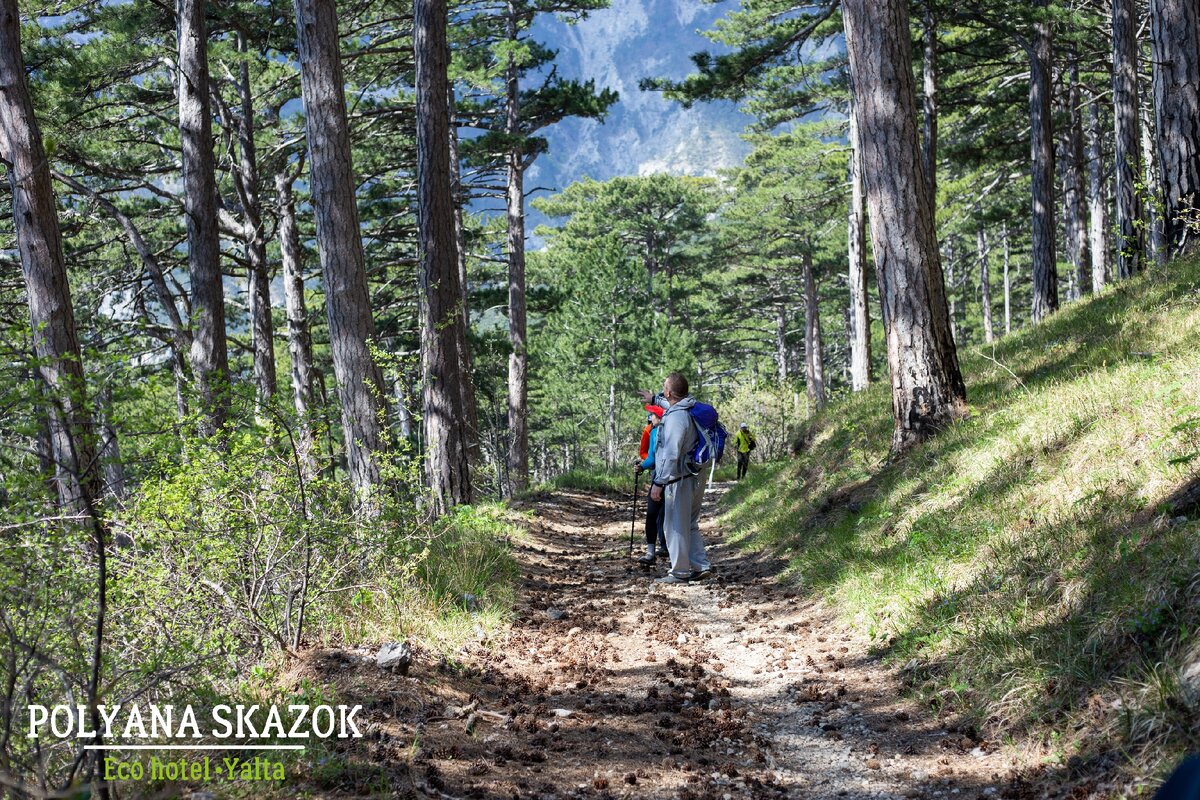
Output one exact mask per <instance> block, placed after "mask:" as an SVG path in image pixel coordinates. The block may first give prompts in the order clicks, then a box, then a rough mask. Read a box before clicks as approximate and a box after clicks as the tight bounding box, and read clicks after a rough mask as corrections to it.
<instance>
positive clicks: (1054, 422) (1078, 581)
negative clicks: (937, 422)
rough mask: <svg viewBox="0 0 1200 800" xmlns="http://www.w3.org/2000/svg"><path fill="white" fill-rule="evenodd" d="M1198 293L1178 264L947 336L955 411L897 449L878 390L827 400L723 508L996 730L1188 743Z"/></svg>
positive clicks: (1139, 761)
mask: <svg viewBox="0 0 1200 800" xmlns="http://www.w3.org/2000/svg"><path fill="white" fill-rule="evenodd" d="M1198 287H1200V259H1192V260H1189V261H1187V262H1182V263H1176V264H1173V265H1171V267H1170V268H1169V269H1168V270H1167V271H1166V272H1165V273H1160V274H1154V275H1148V276H1144V277H1142V278H1140V279H1138V280H1136V281H1133V282H1130V283H1128V284H1125V285H1123V286H1120V287H1118V288H1116V289H1115V290H1112V291H1110V292H1108V293H1106V294H1104V295H1102V296H1100V297H1095V298H1092V299H1090V300H1087V301H1086V302H1081V303H1075V304H1072V305H1070V306H1069V307H1067V308H1065V309H1064V310H1063V311H1062V312H1061V313H1059V314H1057V315H1056V316H1054V317H1053V318H1052V319H1051V320H1049V321H1048V322H1046V323H1045V324H1043V325H1040V326H1037V327H1035V328H1031V329H1027V330H1023V331H1021V332H1019V333H1016V334H1014V335H1012V336H1010V337H1006V338H1004V339H1002V340H1001V341H1000V342H998V343H997V344H996V345H995V349H994V351H993V350H992V348H991V346H988V347H987V348H986V349H983V348H980V347H977V346H972V347H969V348H964V349H963V350H962V351H961V352H960V358H961V359H962V363H963V368H964V372H965V375H966V377H967V391H968V400H969V402H970V409H971V415H970V418H969V419H968V420H966V421H965V422H963V423H961V424H959V425H956V426H955V427H954V428H953V429H951V430H948V431H946V432H945V433H943V434H942V435H941V436H939V437H938V438H937V439H936V440H935V441H932V442H930V443H928V444H927V445H925V446H923V447H921V448H918V449H917V450H915V451H914V452H911V453H910V454H908V455H907V457H905V458H904V459H903V460H902V461H901V462H899V463H896V464H890V465H889V464H887V463H886V461H885V458H886V456H887V445H888V442H889V434H890V431H891V417H890V402H889V397H888V388H887V386H886V385H883V384H876V385H875V386H873V387H872V388H871V389H870V390H869V391H867V392H864V393H862V394H861V395H858V396H854V397H849V398H846V399H844V400H842V401H840V402H836V403H834V404H832V405H831V406H830V407H829V408H828V410H827V411H826V412H825V413H824V414H823V415H821V416H820V417H818V418H816V419H815V420H814V421H813V422H812V423H811V425H810V427H809V429H808V430H807V431H806V434H805V447H804V451H803V452H802V454H801V455H800V456H799V457H797V458H796V459H795V460H793V461H791V462H788V463H786V464H781V465H775V466H771V467H768V468H760V469H759V470H757V472H756V474H753V475H752V477H751V479H750V480H749V481H747V482H744V483H743V484H742V485H740V486H738V487H737V489H736V490H735V491H733V492H731V493H730V495H729V497H728V500H727V502H728V504H729V505H728V512H727V520H728V522H729V523H730V524H731V525H732V526H733V527H734V528H735V529H736V536H737V537H739V538H740V539H741V540H742V541H743V542H744V544H746V545H747V546H750V547H769V548H772V549H776V550H779V551H781V552H783V553H785V554H786V555H787V556H788V558H789V563H790V569H791V571H792V575H793V577H794V578H795V579H796V580H797V581H798V582H800V583H802V584H804V585H807V586H809V587H811V588H813V589H815V590H818V591H820V592H822V593H823V594H825V595H826V596H827V597H828V598H829V599H830V600H831V601H832V602H833V603H834V604H835V605H836V606H837V607H838V608H839V609H840V610H841V611H842V612H843V614H844V615H845V617H846V618H847V619H849V620H850V621H851V622H853V623H854V624H855V625H857V626H860V627H861V628H863V629H865V630H867V631H869V632H870V633H871V634H872V635H873V636H874V638H875V639H876V641H878V642H879V648H880V650H881V651H882V652H883V653H884V654H886V655H887V656H888V657H889V658H890V659H891V660H892V661H893V663H899V664H905V665H907V666H908V674H910V676H911V678H912V683H913V685H914V687H915V688H916V689H917V690H918V691H919V692H921V693H922V694H923V696H924V697H925V698H926V699H927V700H928V701H929V702H930V703H931V704H933V705H935V706H940V707H949V708H950V709H953V710H958V711H962V712H966V713H968V714H971V715H974V716H976V717H977V718H978V719H979V721H981V722H984V723H986V724H987V726H988V728H987V729H988V730H989V731H991V732H992V734H993V735H996V734H997V733H999V734H1000V735H1003V736H1010V735H1011V736H1015V737H1017V738H1025V737H1024V736H1023V734H1036V735H1037V736H1039V737H1041V739H1042V741H1043V742H1045V746H1044V748H1043V755H1044V756H1045V757H1046V758H1047V759H1048V760H1050V761H1057V760H1061V759H1063V758H1067V757H1069V756H1071V755H1073V754H1076V753H1078V754H1079V755H1080V757H1081V758H1082V759H1083V760H1085V761H1087V760H1089V759H1102V762H1101V765H1103V764H1106V763H1109V762H1111V763H1117V762H1118V761H1121V762H1123V764H1124V768H1125V769H1136V770H1137V771H1140V769H1141V768H1142V767H1143V766H1145V767H1146V768H1148V769H1153V768H1157V767H1161V766H1162V764H1163V763H1164V761H1163V759H1165V758H1170V757H1173V756H1174V755H1176V754H1178V753H1179V752H1180V751H1181V750H1183V749H1188V750H1192V751H1195V750H1197V749H1200V524H1198V523H1197V521H1196V518H1197V517H1198V516H1200V513H1197V509H1195V508H1194V507H1193V508H1187V507H1186V504H1184V505H1181V504H1179V503H1177V502H1174V500H1173V496H1174V497H1175V499H1177V497H1178V494H1177V493H1178V492H1180V491H1181V490H1182V489H1186V488H1187V487H1189V486H1191V487H1194V486H1195V485H1196V484H1195V481H1197V476H1198V475H1200V457H1196V458H1195V460H1189V459H1191V458H1192V457H1193V456H1196V454H1197V453H1198V451H1200V408H1198V407H1197V406H1198V405H1200V289H1198ZM884 380H885V382H886V376H884ZM1172 462H1174V463H1172ZM1189 515H1190V516H1189ZM1182 517H1189V518H1188V519H1182ZM1114 745H1119V754H1118V748H1117V747H1115V746H1114ZM1126 757H1130V760H1128V761H1126V760H1125V758H1126ZM1076 763H1079V760H1078V759H1076V760H1075V761H1072V764H1076Z"/></svg>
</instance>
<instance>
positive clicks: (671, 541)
mask: <svg viewBox="0 0 1200 800" xmlns="http://www.w3.org/2000/svg"><path fill="white" fill-rule="evenodd" d="M663 502H664V503H665V504H666V513H665V515H664V518H663V528H664V530H665V533H666V538H667V550H668V551H669V552H670V553H671V572H672V573H673V574H674V575H675V577H677V578H686V577H687V576H688V575H690V574H691V573H692V571H693V570H705V569H709V568H710V567H711V565H710V564H709V563H708V556H707V555H705V554H704V539H702V538H701V537H700V506H701V505H702V504H703V502H704V484H703V482H702V481H701V478H700V477H692V478H684V479H683V480H681V481H676V482H675V483H672V484H671V485H670V486H668V487H667V488H666V489H664V490H663Z"/></svg>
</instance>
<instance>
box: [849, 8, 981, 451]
mask: <svg viewBox="0 0 1200 800" xmlns="http://www.w3.org/2000/svg"><path fill="white" fill-rule="evenodd" d="M842 14H843V19H844V21H845V28H846V40H847V48H846V49H847V52H848V54H849V58H850V72H851V75H852V76H853V81H854V83H853V85H854V90H855V93H856V95H857V100H858V106H857V107H858V109H859V112H860V114H859V126H860V131H861V133H860V138H861V140H862V145H863V147H862V155H863V174H864V178H865V182H866V187H867V197H868V206H869V211H870V220H871V238H872V241H873V244H874V252H875V265H876V274H877V282H878V284H879V293H880V300H881V305H882V315H883V319H884V322H885V325H886V328H887V342H888V367H889V371H890V373H891V380H892V412H893V417H894V420H895V428H894V432H893V435H892V448H893V450H894V451H897V452H899V451H903V450H905V449H907V448H908V447H910V446H912V445H914V444H916V443H918V442H920V441H923V440H924V439H926V438H928V437H929V436H932V435H933V434H934V433H936V432H937V431H939V430H941V429H942V428H944V427H945V426H946V425H948V424H949V423H950V422H951V421H952V420H953V419H955V418H956V417H957V416H959V415H960V414H961V413H962V409H963V404H964V402H965V399H966V388H965V386H964V385H963V379H962V373H961V372H960V371H959V366H958V354H957V352H956V351H955V347H954V340H953V338H952V337H951V335H950V314H949V310H948V309H947V307H946V295H945V284H944V282H943V279H942V269H941V265H940V264H939V263H938V245H937V235H936V232H935V230H934V219H933V204H932V200H931V194H930V192H929V189H928V186H927V185H926V184H925V176H924V170H923V168H922V166H921V150H920V140H919V136H918V133H917V127H916V119H917V114H916V108H915V105H916V99H915V98H916V93H915V90H914V87H913V73H912V51H911V48H912V42H911V38H910V36H909V27H908V8H907V4H906V3H904V2H902V0H844V2H843V3H842Z"/></svg>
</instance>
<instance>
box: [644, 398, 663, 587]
mask: <svg viewBox="0 0 1200 800" xmlns="http://www.w3.org/2000/svg"><path fill="white" fill-rule="evenodd" d="M646 411H647V412H648V413H647V414H646V429H645V430H644V431H643V432H642V442H643V444H642V449H641V451H640V455H641V459H640V460H639V461H638V462H637V467H636V469H637V472H638V474H639V475H640V474H641V473H642V472H644V471H645V470H650V474H651V476H653V474H654V456H655V454H656V453H657V450H658V434H659V431H660V429H661V428H662V418H663V414H665V413H666V412H665V411H664V410H663V409H662V407H661V406H646ZM653 490H654V486H653V484H651V486H650V493H651V494H652V493H653ZM664 509H665V505H664V503H663V502H662V500H655V499H654V498H653V497H648V498H647V500H646V554H645V555H643V556H642V557H641V558H639V559H638V563H639V564H641V565H642V566H646V567H652V566H654V562H655V560H656V559H657V558H658V557H661V558H667V557H668V556H667V540H666V539H665V538H664V531H663V512H664ZM656 546H657V551H656V550H655V547H656Z"/></svg>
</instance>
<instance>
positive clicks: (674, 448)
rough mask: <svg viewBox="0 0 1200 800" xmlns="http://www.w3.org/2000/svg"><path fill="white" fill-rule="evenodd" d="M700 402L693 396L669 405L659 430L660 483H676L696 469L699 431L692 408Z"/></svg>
mask: <svg viewBox="0 0 1200 800" xmlns="http://www.w3.org/2000/svg"><path fill="white" fill-rule="evenodd" d="M694 405H696V401H695V400H693V399H692V398H691V397H690V396H688V397H685V398H683V399H682V400H680V401H679V402H678V403H676V404H675V405H673V406H671V407H670V408H668V409H667V413H666V414H664V415H663V421H662V428H661V429H660V430H659V432H658V448H657V449H656V450H655V451H654V482H655V483H656V484H658V485H659V486H666V485H667V484H669V483H674V482H675V481H677V480H679V479H680V478H687V477H689V476H691V475H693V474H694V473H693V472H692V470H691V467H690V462H691V458H692V450H694V449H695V448H696V439H697V437H698V436H699V434H698V433H697V432H696V426H695V425H693V424H692V415H691V414H689V413H688V409H690V408H691V407H692V406H694Z"/></svg>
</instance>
